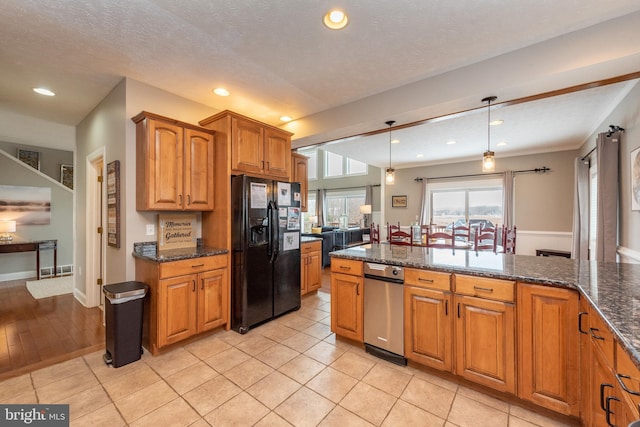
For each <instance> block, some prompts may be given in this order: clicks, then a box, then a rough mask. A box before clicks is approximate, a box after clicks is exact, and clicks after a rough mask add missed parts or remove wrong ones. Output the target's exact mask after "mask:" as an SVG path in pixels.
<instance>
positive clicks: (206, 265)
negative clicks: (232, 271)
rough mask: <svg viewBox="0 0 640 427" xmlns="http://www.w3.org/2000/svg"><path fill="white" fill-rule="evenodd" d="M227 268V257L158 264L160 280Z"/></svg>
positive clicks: (209, 257) (220, 256)
mask: <svg viewBox="0 0 640 427" xmlns="http://www.w3.org/2000/svg"><path fill="white" fill-rule="evenodd" d="M226 266H227V256H226V255H219V256H208V257H201V258H191V259H184V260H181V261H172V262H163V263H160V278H161V279H164V278H167V277H176V276H184V275H185V274H193V273H201V272H203V271H207V270H215V269H216V268H222V267H226Z"/></svg>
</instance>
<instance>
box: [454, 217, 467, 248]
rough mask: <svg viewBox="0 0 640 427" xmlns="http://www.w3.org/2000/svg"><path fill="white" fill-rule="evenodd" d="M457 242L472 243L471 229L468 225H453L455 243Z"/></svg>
mask: <svg viewBox="0 0 640 427" xmlns="http://www.w3.org/2000/svg"><path fill="white" fill-rule="evenodd" d="M458 237H459V239H458ZM456 240H460V241H463V242H469V243H471V227H470V226H469V225H467V224H461V225H456V224H455V222H454V223H453V242H454V243H455V241H456Z"/></svg>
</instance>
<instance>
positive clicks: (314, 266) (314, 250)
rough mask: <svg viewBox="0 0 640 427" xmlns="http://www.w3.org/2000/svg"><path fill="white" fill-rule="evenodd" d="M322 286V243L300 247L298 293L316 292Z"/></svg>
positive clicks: (310, 243)
mask: <svg viewBox="0 0 640 427" xmlns="http://www.w3.org/2000/svg"><path fill="white" fill-rule="evenodd" d="M320 286H322V241H320V240H318V241H315V242H305V243H302V244H301V245H300V293H301V294H302V295H304V294H308V293H309V292H313V291H317V290H318V289H320Z"/></svg>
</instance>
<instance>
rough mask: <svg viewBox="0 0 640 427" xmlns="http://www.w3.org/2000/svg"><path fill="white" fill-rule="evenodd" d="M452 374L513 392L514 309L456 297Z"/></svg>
mask: <svg viewBox="0 0 640 427" xmlns="http://www.w3.org/2000/svg"><path fill="white" fill-rule="evenodd" d="M454 301H455V306H456V311H457V312H456V319H455V325H456V327H455V331H456V332H455V333H456V355H457V357H456V366H455V373H456V374H457V375H460V376H462V377H464V378H466V379H468V380H470V381H473V382H476V383H478V384H483V385H486V386H488V387H491V388H494V389H496V390H499V391H503V392H507V393H515V391H516V365H515V363H516V357H515V329H516V328H515V306H514V304H511V303H506V302H503V301H492V300H488V299H483V298H477V297H470V296H464V295H463V296H459V295H456V296H455V299H454Z"/></svg>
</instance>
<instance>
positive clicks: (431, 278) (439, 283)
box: [404, 268, 451, 291]
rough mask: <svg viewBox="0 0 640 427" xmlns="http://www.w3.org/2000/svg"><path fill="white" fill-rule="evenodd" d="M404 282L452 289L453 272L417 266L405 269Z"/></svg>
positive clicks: (419, 285) (422, 286)
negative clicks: (421, 268)
mask: <svg viewBox="0 0 640 427" xmlns="http://www.w3.org/2000/svg"><path fill="white" fill-rule="evenodd" d="M404 283H405V284H406V285H412V286H418V287H421V288H429V289H438V290H441V291H448V290H450V289H451V274H450V273H441V272H438V271H429V270H419V269H416V268H405V269H404Z"/></svg>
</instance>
